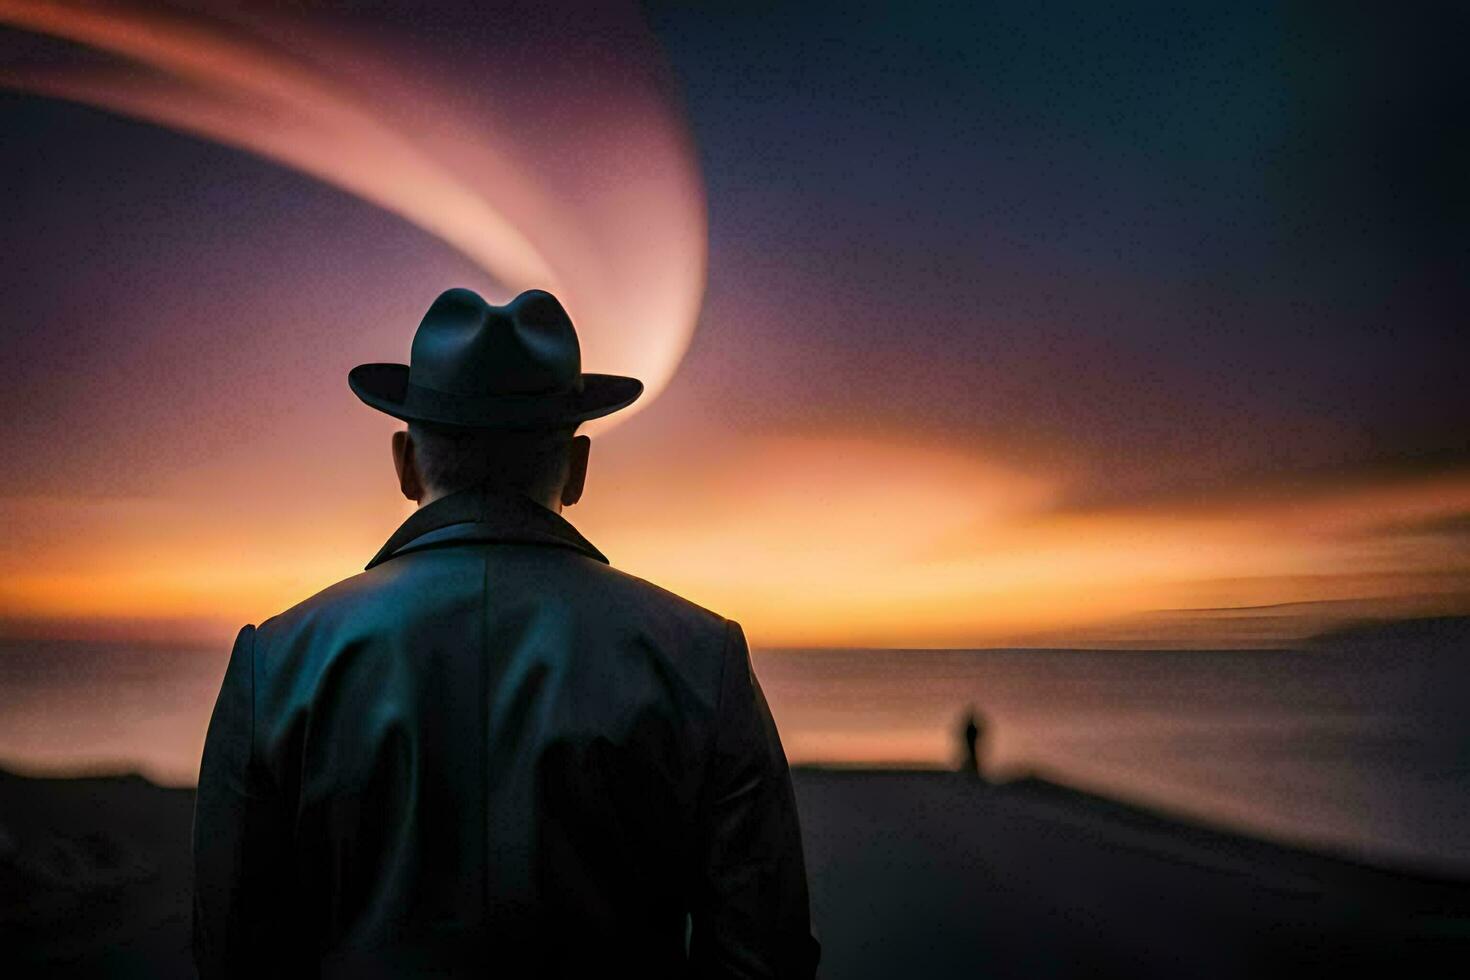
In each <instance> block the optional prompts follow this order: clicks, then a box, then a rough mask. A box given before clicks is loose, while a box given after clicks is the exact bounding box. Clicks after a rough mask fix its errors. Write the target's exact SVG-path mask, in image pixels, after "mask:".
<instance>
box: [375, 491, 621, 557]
mask: <svg viewBox="0 0 1470 980" xmlns="http://www.w3.org/2000/svg"><path fill="white" fill-rule="evenodd" d="M451 541H505V542H514V543H522V544H544V545H551V546H553V547H562V548H572V549H574V550H576V551H580V552H582V553H583V554H585V555H587V556H588V557H591V558H595V559H597V560H598V561H600V562H602V563H603V564H611V563H610V562H608V560H607V558H606V556H604V555H603V553H602V552H601V551H598V550H597V548H595V547H593V545H592V542H590V541H588V540H587V539H586V538H584V537H582V535H581V534H580V533H578V531H577V529H576V528H575V527H573V526H572V525H571V523H570V522H568V521H567V519H566V518H564V517H562V516H561V515H560V514H558V513H557V512H556V511H554V510H550V509H549V508H547V507H544V506H542V505H541V504H538V503H537V502H536V501H534V500H532V499H531V498H530V497H527V496H526V495H525V494H522V493H517V492H515V491H511V490H503V489H497V488H494V487H472V488H470V489H467V490H461V491H458V492H457V493H452V494H449V495H448V496H445V497H440V498H439V499H438V500H435V501H433V502H432V503H429V504H425V505H424V506H422V507H420V508H419V509H418V510H416V511H414V512H413V513H412V514H410V515H409V516H408V519H407V520H405V521H404V522H403V523H402V524H400V525H399V526H398V530H396V531H394V532H393V534H392V536H391V537H389V538H388V540H387V542H386V543H385V544H384V545H383V547H381V548H379V549H378V553H377V554H376V555H374V556H373V559H372V561H370V562H368V563H367V566H366V567H367V568H369V569H371V568H373V567H375V566H377V565H380V564H382V563H383V562H385V561H387V560H388V559H390V558H393V557H395V556H397V555H401V554H404V553H406V552H409V551H417V550H419V549H420V548H429V547H433V546H435V545H440V544H445V543H447V542H451Z"/></svg>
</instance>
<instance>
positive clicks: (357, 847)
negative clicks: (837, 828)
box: [193, 489, 820, 980]
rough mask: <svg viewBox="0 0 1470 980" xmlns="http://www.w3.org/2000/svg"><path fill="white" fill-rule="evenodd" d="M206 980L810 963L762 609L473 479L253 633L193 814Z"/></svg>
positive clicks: (236, 659) (231, 679)
mask: <svg viewBox="0 0 1470 980" xmlns="http://www.w3.org/2000/svg"><path fill="white" fill-rule="evenodd" d="M193 850H194V861H195V880H194V906H193V913H194V919H193V942H194V955H195V960H196V963H197V965H198V967H199V971H200V974H201V976H202V977H204V978H206V980H208V978H212V977H223V976H240V977H247V976H248V977H293V976H323V977H354V978H359V977H377V976H384V977H386V976H395V977H396V976H430V975H432V976H452V977H458V976H471V975H474V976H489V975H504V976H517V977H518V976H593V975H598V976H605V975H627V976H635V977H659V976H721V977H724V976H730V977H737V976H738V977H766V976H773V977H810V976H812V975H813V973H814V972H815V967H816V963H817V960H818V958H819V955H820V945H819V943H818V942H817V939H816V938H815V936H814V934H813V931H812V929H811V924H810V920H809V913H808V891H807V882H806V872H805V867H804V863H803V853H802V841H801V833H800V829H799V825H798V818H797V809H796V803H795V798H794V795H793V791H792V784H791V778H790V772H789V769H788V766H787V760H786V756H785V753H784V751H783V749H782V745H781V740H780V736H779V734H778V732H777V729H776V726H775V724H774V722H773V721H772V718H771V714H770V711H769V709H768V707H767V704H766V700H765V697H764V694H763V692H762V690H761V686H760V683H759V682H758V680H757V679H756V676H755V673H754V671H753V669H752V667H751V661H750V653H749V649H748V646H747V643H746V638H745V636H744V633H743V631H742V629H741V627H740V624H739V623H737V622H735V621H733V620H730V619H726V618H724V617H723V616H720V615H718V614H716V613H714V612H712V611H710V610H708V609H705V608H703V607H701V606H699V605H696V604H694V603H692V602H690V601H688V600H686V599H683V598H681V597H679V596H677V595H675V594H673V593H672V592H668V591H666V590H664V589H662V588H659V587H658V586H656V585H653V584H651V583H649V582H647V581H644V580H643V579H640V578H637V577H635V576H633V575H630V574H628V573H625V572H622V571H619V570H618V569H615V568H613V567H612V566H611V565H610V564H609V563H608V560H607V558H606V557H604V556H603V555H602V553H601V552H600V551H598V550H597V548H595V547H593V545H592V544H591V543H590V542H588V541H587V540H586V539H585V538H584V537H583V536H582V535H581V534H579V533H578V532H577V531H576V529H575V528H574V527H573V526H572V525H571V524H570V523H568V521H567V520H566V519H565V518H563V517H562V516H561V515H560V514H558V513H556V512H555V511H552V510H550V509H548V508H546V507H544V506H542V505H541V504H539V503H536V502H535V501H532V500H531V499H530V498H529V497H525V496H521V495H519V494H514V493H505V492H498V491H492V490H487V489H471V490H465V491H461V492H459V493H455V494H451V495H449V496H446V497H442V498H439V499H437V500H435V501H432V502H430V503H429V504H427V505H425V506H423V507H421V508H419V509H418V510H417V511H416V512H415V513H414V514H412V515H411V516H410V517H409V518H408V519H407V520H406V521H404V523H403V525H402V526H401V527H399V528H398V530H397V531H396V532H394V534H393V535H392V537H391V538H389V540H388V542H387V543H386V544H385V545H384V546H383V548H382V549H381V550H380V551H379V552H378V554H377V555H376V556H375V557H374V558H373V559H372V561H371V562H369V563H368V566H367V569H366V571H364V572H362V573H361V574H358V575H355V576H353V577H351V578H348V579H346V580H344V581H342V582H339V583H337V584H336V585H333V586H331V587H330V588H327V589H326V590H324V591H322V592H320V593H318V594H316V595H314V596H312V597H311V598H309V599H307V600H305V601H304V602H301V603H300V604H298V605H296V606H294V607H292V608H291V609H289V610H287V611H285V612H283V613H280V614H279V615H277V616H273V617H271V618H269V619H267V620H265V621H264V622H262V623H260V624H259V625H258V626H255V625H247V626H245V627H244V628H242V629H241V630H240V631H239V635H238V637H237V638H236V640H235V644H234V648H233V650H232V652H231V654H230V659H229V663H228V666H227V668H226V670H225V674H224V679H223V682H222V684H221V687H220V691H219V695H218V699H217V701H216V704H215V706H214V711H213V714H212V716H211V718H210V722H209V728H208V732H207V735H206V739H205V745H204V752H203V757H202V759H201V763H200V771H199V791H198V796H197V799H196V804H195V814H194V825H193Z"/></svg>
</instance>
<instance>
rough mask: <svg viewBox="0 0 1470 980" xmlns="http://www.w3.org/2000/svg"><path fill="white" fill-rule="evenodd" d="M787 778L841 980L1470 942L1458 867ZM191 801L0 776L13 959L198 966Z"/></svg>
mask: <svg viewBox="0 0 1470 980" xmlns="http://www.w3.org/2000/svg"><path fill="white" fill-rule="evenodd" d="M795 781H796V787H797V793H798V796H799V800H800V804H801V810H802V820H803V830H804V833H805V837H806V847H807V861H808V871H809V876H810V879H811V886H812V903H813V915H814V921H815V923H816V929H817V933H818V938H819V939H820V940H821V941H822V944H823V959H822V967H821V970H820V974H819V975H820V976H823V977H827V978H832V980H839V978H859V977H884V978H887V977H924V978H929V977H934V978H938V977H975V976H1002V977H1012V976H1014V977H1073V976H1075V977H1110V976H1116V977H1171V978H1173V977H1261V976H1318V975H1326V974H1327V973H1329V972H1331V973H1337V972H1340V971H1343V970H1347V969H1356V970H1364V969H1368V970H1373V971H1374V972H1382V973H1384V974H1385V975H1393V976H1409V975H1413V976H1436V975H1446V976H1449V975H1455V969H1456V967H1455V965H1456V964H1458V965H1460V966H1462V965H1463V963H1464V962H1465V957H1466V955H1467V954H1470V882H1464V881H1456V880H1451V879H1440V878H1435V877H1432V876H1428V875H1425V874H1422V873H1410V872H1406V871H1403V870H1387V869H1381V868H1373V867H1368V866H1364V865H1360V864H1355V863H1353V862H1350V861H1346V860H1341V859H1338V858H1334V857H1331V856H1327V855H1322V854H1316V853H1311V852H1308V851H1303V850H1300V849H1293V848H1289V847H1284V846H1279V845H1275V844H1271V843H1267V842H1264V841H1259V840H1254V839H1251V838H1248V837H1244V836H1240V835H1236V834H1231V833H1227V832H1223V831H1220V830H1213V829H1209V828H1205V827H1201V826H1198V825H1195V824H1191V823H1187V822H1184V821H1181V820H1177V819H1171V818H1170V817H1168V816H1166V815H1163V814H1158V813H1153V812H1150V811H1147V810H1143V809H1139V808H1135V807H1130V806H1127V805H1125V804H1122V803H1119V802H1116V801H1112V800H1107V799H1103V798H1100V797H1096V796H1091V795H1088V794H1085V793H1081V792H1078V791H1075V790H1072V789H1068V788H1066V787H1063V786H1059V785H1057V784H1054V783H1049V782H1046V781H1044V780H1040V779H1019V780H1014V781H1011V782H1008V783H1005V784H1001V785H989V784H986V783H984V782H983V781H980V780H978V779H970V778H965V777H963V776H960V775H958V774H954V773H946V772H916V771H903V770H872V769H852V770H839V769H809V768H798V769H797V770H795ZM192 805H193V799H192V794H191V792H190V791H188V790H179V789H164V788H160V787H157V786H154V785H152V784H150V783H148V782H146V781H145V780H143V779H141V778H138V777H136V776H124V777H104V778H89V779H71V780H63V779H30V778H24V777H20V776H14V775H10V774H4V773H0V949H3V950H5V951H6V953H5V955H6V956H7V957H9V959H10V962H11V964H12V967H11V968H7V969H6V971H5V973H6V975H8V976H29V975H46V976H138V977H159V978H164V977H176V976H177V977H186V976H190V975H191V973H192V970H191V966H190V963H189V958H188V912H189V879H188V875H189V854H188V840H189V826H190V820H191V814H192ZM17 967H18V969H15V968H17Z"/></svg>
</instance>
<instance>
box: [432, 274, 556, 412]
mask: <svg viewBox="0 0 1470 980" xmlns="http://www.w3.org/2000/svg"><path fill="white" fill-rule="evenodd" d="M581 372H582V351H581V345H580V344H579V342H578V340H577V331H576V328H574V327H573V326H572V320H571V317H569V316H567V312H566V310H565V309H563V308H562V305H561V303H560V302H559V301H558V300H557V298H556V297H555V296H553V295H551V294H550V293H548V292H546V291H545V290H541V289H528V290H526V291H525V292H523V293H521V294H520V295H518V296H517V297H516V298H515V299H513V300H511V301H510V302H509V303H507V304H505V305H504V306H495V305H493V304H491V303H487V302H485V300H484V299H483V298H482V297H481V296H480V295H479V294H478V293H476V292H475V291H474V290H471V289H464V288H454V289H446V290H445V291H444V292H442V293H440V294H439V297H438V298H437V299H435V300H434V302H433V304H432V305H431V306H430V307H429V311H428V312H427V313H425V314H424V318H423V320H422V321H421V322H420V323H419V327H418V330H417V331H416V332H415V333H414V337H413V348H412V351H411V354H410V357H409V366H408V380H409V383H410V384H412V385H416V386H419V387H423V388H430V389H433V390H435V391H441V392H446V393H450V394H457V395H492V394H506V395H533V394H544V393H552V392H559V391H569V390H573V389H575V388H577V387H578V381H579V380H580V377H581Z"/></svg>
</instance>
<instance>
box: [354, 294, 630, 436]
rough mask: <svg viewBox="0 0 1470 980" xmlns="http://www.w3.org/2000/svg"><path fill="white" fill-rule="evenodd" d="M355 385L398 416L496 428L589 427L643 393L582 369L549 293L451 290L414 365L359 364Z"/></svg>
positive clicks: (439, 303) (624, 381)
mask: <svg viewBox="0 0 1470 980" xmlns="http://www.w3.org/2000/svg"><path fill="white" fill-rule="evenodd" d="M347 384H348V385H349V386H350V387H351V388H352V391H353V392H354V393H355V394H356V395H357V397H358V398H361V399H362V400H363V401H364V402H365V403H367V404H368V405H370V406H372V407H373V408H376V409H377V410H378V411H380V412H386V413H387V414H389V415H391V416H393V417H394V418H399V419H404V420H406V421H423V422H438V423H440V424H442V425H456V426H475V427H497V428H498V427H505V428H537V427H547V426H557V425H567V424H572V423H576V422H585V421H586V420H588V419H595V418H598V417H600V416H603V415H609V414H611V413H613V412H616V411H617V410H618V409H620V408H625V407H627V406H628V405H630V404H632V403H633V401H634V400H635V399H637V397H638V396H639V395H641V394H642V393H643V382H642V381H639V380H638V379H637V378H627V377H623V376H621V375H616V374H584V373H583V372H582V349H581V345H580V344H578V342H577V331H576V329H575V328H574V327H573V326H572V320H571V318H570V317H569V316H567V312H566V310H564V309H562V305H561V303H560V302H559V301H558V300H557V298H556V297H555V296H553V295H551V294H550V293H548V292H546V291H545V290H542V289H528V290H526V291H525V292H523V293H521V294H520V295H519V296H517V297H516V298H515V299H513V300H511V301H510V302H509V303H507V304H505V305H504V306H494V305H492V304H490V303H487V302H485V300H484V299H483V298H482V297H481V296H480V295H479V294H478V293H476V292H474V291H473V290H470V289H446V290H445V291H444V292H442V293H440V294H439V298H438V299H436V300H434V303H433V305H431V306H430V307H429V312H428V313H425V314H424V319H423V321H422V322H421V323H420V324H419V328H418V330H417V332H415V333H414V335H413V348H412V350H411V351H410V353H409V363H407V364H359V365H358V366H357V367H355V368H353V369H352V370H351V371H349V372H348V374H347Z"/></svg>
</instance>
